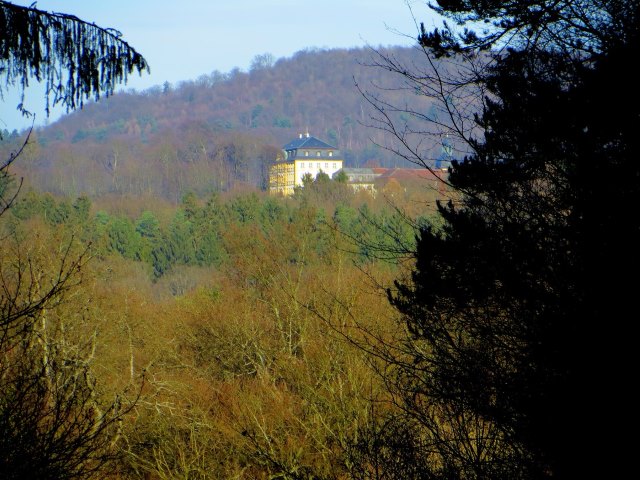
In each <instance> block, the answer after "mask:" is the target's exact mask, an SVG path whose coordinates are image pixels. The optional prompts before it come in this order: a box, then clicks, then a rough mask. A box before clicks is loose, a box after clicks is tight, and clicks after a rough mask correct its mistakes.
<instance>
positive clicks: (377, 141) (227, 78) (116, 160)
mask: <svg viewBox="0 0 640 480" xmlns="http://www.w3.org/2000/svg"><path fill="white" fill-rule="evenodd" d="M381 51H384V52H385V53H386V54H389V55H393V56H396V57H398V59H399V61H402V62H407V63H411V62H413V61H417V59H418V56H419V55H420V52H419V50H416V49H412V48H395V49H388V50H385V49H383V50H381ZM376 58H377V54H376V53H375V51H373V50H369V49H352V50H308V51H301V52H298V53H297V54H295V55H294V56H293V57H291V58H283V59H279V60H277V61H275V60H274V59H273V58H272V57H271V56H270V55H268V54H265V55H259V56H257V57H256V59H255V60H254V62H253V63H252V67H251V69H250V71H248V72H244V71H241V70H238V69H236V70H233V71H231V72H228V73H221V72H217V71H216V72H213V73H211V74H209V75H202V76H201V77H199V78H198V79H197V80H194V81H189V82H182V83H181V84H179V85H175V86H172V85H169V84H165V85H163V86H158V87H155V88H151V89H149V90H146V91H143V92H135V91H131V92H128V93H117V94H115V95H113V96H112V97H110V98H108V99H102V100H101V101H100V102H97V103H96V102H93V103H88V104H87V105H85V107H84V108H83V109H82V110H79V111H76V112H73V113H72V114H70V115H68V116H66V117H63V118H62V119H60V120H58V121H57V122H55V123H54V124H52V125H50V126H48V127H44V128H41V129H38V131H37V132H34V135H33V138H32V142H31V145H30V146H29V149H28V150H27V151H26V152H25V154H24V155H23V156H22V160H21V162H20V163H19V164H18V165H16V167H15V168H16V172H17V173H18V174H20V175H22V176H24V177H25V178H26V179H27V182H28V184H29V185H33V186H34V187H35V188H37V189H39V190H44V191H49V192H52V193H55V194H63V195H71V196H77V195H81V194H83V193H84V194H87V195H90V196H96V195H103V194H106V193H114V194H120V195H122V194H130V195H155V196H161V197H163V198H165V199H169V200H171V201H173V202H174V203H177V202H178V201H179V200H180V198H181V196H182V195H183V194H184V193H185V192H186V191H188V190H191V191H193V192H195V193H196V194H198V195H208V194H209V193H212V192H222V191H227V190H229V189H231V188H233V187H234V186H235V185H238V184H243V185H251V186H254V187H256V188H259V189H264V188H265V187H266V184H267V172H268V167H269V165H270V164H271V163H272V162H273V161H274V160H275V158H276V156H277V154H278V152H279V150H280V149H281V148H282V146H283V145H284V144H285V143H288V142H289V141H291V140H292V139H294V138H297V137H298V135H299V134H300V133H301V132H306V131H307V129H308V131H309V132H310V133H311V134H312V135H314V136H316V137H318V138H320V139H322V140H324V141H326V142H328V143H330V144H332V145H335V146H336V147H338V148H339V149H341V151H342V153H343V155H344V157H345V166H352V167H355V166H363V165H372V166H401V167H407V166H412V165H410V164H407V163H406V162H403V161H401V160H400V159H399V158H398V157H397V156H395V155H393V154H392V153H390V152H389V151H387V150H386V149H385V148H384V147H385V146H387V145H389V143H390V140H391V136H390V135H389V134H387V133H385V132H384V131H382V130H376V129H372V128H367V125H368V123H369V122H370V115H371V106H370V105H369V103H368V102H367V101H366V99H365V98H364V97H363V96H362V95H361V94H360V92H359V91H358V88H356V82H357V84H358V86H359V87H360V88H361V89H364V90H366V89H373V88H389V89H390V90H389V91H388V92H387V94H388V97H389V99H390V100H391V101H393V102H396V103H399V104H402V103H408V102H411V103H413V104H415V105H416V106H419V105H421V106H422V107H421V108H423V109H424V110H425V111H426V112H427V111H429V110H434V108H435V107H434V106H433V104H432V103H431V102H430V101H429V100H428V99H424V98H423V97H419V96H416V93H415V91H414V90H413V89H407V88H406V86H404V85H402V83H401V82H399V81H398V79H397V78H396V77H394V76H392V75H390V74H389V72H387V71H385V70H383V69H381V68H375V67H373V66H372V64H373V63H374V61H375V59H376ZM4 137H5V139H6V138H9V139H10V138H12V135H11V134H10V133H9V132H6V135H4ZM13 138H15V142H9V145H8V146H9V147H11V148H16V143H17V142H19V140H20V137H16V136H15V135H14V136H13ZM5 143H6V140H5ZM429 148H430V149H429V150H428V151H427V152H426V153H427V156H432V157H433V158H436V157H437V156H438V155H439V154H440V144H439V143H438V142H435V143H434V144H432V145H430V147H429ZM3 151H4V152H7V149H6V148H5V149H4V150H3Z"/></svg>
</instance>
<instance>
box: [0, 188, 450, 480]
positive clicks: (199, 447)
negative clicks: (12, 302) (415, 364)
mask: <svg viewBox="0 0 640 480" xmlns="http://www.w3.org/2000/svg"><path fill="white" fill-rule="evenodd" d="M383 193H386V195H384V194H383ZM401 193H402V195H401ZM440 195H441V193H438V192H437V191H435V190H430V189H425V190H420V191H416V192H413V193H411V192H409V193H406V192H404V191H402V190H400V191H387V192H381V193H380V195H379V196H378V197H377V198H376V199H374V198H373V197H371V196H370V195H369V194H362V195H355V194H354V193H353V192H352V191H351V189H350V187H348V186H347V185H344V184H341V183H338V182H333V181H329V180H328V179H326V180H322V179H321V180H320V181H316V182H314V183H313V184H308V185H307V186H306V188H304V189H300V190H298V191H297V193H296V195H295V196H294V197H293V198H290V199H285V198H274V197H269V196H267V195H265V194H262V193H258V192H255V191H254V192H246V193H240V192H235V193H230V194H227V195H219V194H213V195H212V196H211V197H210V198H208V199H198V198H197V197H196V196H195V195H194V194H187V195H185V196H184V197H183V198H182V200H181V203H180V205H179V206H178V207H175V206H173V205H172V204H170V203H169V202H166V203H165V204H162V203H160V202H158V201H157V200H154V201H148V203H147V204H145V203H144V200H142V199H132V198H124V199H120V200H119V201H118V202H116V201H114V200H113V199H103V200H99V201H98V200H97V201H95V203H94V202H92V200H91V199H89V198H88V197H86V196H81V197H78V198H54V197H52V196H51V195H50V194H39V193H36V192H35V191H31V192H28V193H26V194H23V195H21V198H20V199H19V200H18V201H17V202H16V203H15V205H14V206H13V207H12V208H11V210H10V211H9V213H8V214H6V215H5V216H4V217H3V218H2V232H3V238H4V243H3V250H2V252H3V255H2V258H1V259H0V271H1V272H3V277H2V278H3V288H5V289H8V290H5V291H11V289H12V288H15V286H13V284H12V283H11V282H10V281H9V279H8V278H7V277H6V276H4V273H5V272H10V271H11V264H12V262H13V261H14V260H15V257H14V255H15V252H21V255H23V257H21V258H24V261H25V262H28V263H29V265H30V267H29V268H33V269H36V270H37V272H38V278H39V281H40V282H43V283H44V284H49V282H54V281H55V279H56V275H57V274H58V273H59V271H61V270H65V269H66V268H68V266H67V265H65V263H64V262H65V260H66V261H67V262H68V261H70V259H72V258H73V259H75V258H82V266H81V268H80V266H79V265H78V266H77V270H74V271H72V272H70V274H71V277H72V280H70V282H71V283H72V286H70V287H69V288H68V289H66V290H65V292H64V294H61V295H60V296H59V298H57V299H56V302H55V304H54V305H53V306H52V307H50V308H49V309H47V311H46V314H43V315H41V316H39V317H38V318H39V321H40V322H42V323H41V327H40V328H39V329H38V331H39V332H40V334H41V335H46V336H47V337H48V339H49V341H50V342H52V344H62V345H75V344H74V342H77V345H76V346H74V347H73V351H68V350H63V352H62V353H61V356H62V357H63V358H66V359H67V361H68V359H70V358H74V359H76V360H75V361H81V362H86V363H87V364H89V365H90V366H91V378H94V379H95V381H96V382H97V383H96V386H95V387H92V388H93V390H92V392H93V395H98V396H99V397H100V398H101V399H102V400H101V403H102V404H107V405H108V404H109V402H112V401H113V399H114V398H118V402H120V404H121V405H124V406H131V405H133V402H134V401H135V406H133V407H132V408H131V410H127V413H126V415H123V417H122V418H121V419H120V422H121V425H120V427H119V430H118V434H117V435H118V436H119V438H120V440H119V445H120V450H119V452H118V455H117V456H116V457H115V458H116V459H115V460H114V459H112V460H111V461H110V463H109V464H110V465H111V467H110V468H112V469H113V470H112V471H113V472H114V475H113V476H114V477H117V478H167V479H169V478H269V477H274V476H275V477H276V478H278V477H281V478H340V477H343V476H345V475H350V476H355V475H357V473H358V468H361V465H360V459H359V454H358V452H357V451H356V450H354V449H353V444H354V442H357V441H358V435H359V431H360V430H367V429H372V430H373V424H372V422H376V418H377V412H376V409H378V408H382V409H386V408H389V405H387V406H385V403H384V401H385V399H387V400H388V398H387V396H386V394H385V391H384V387H383V383H382V381H381V378H380V377H378V376H377V375H375V374H374V370H372V369H371V368H372V365H371V361H372V359H371V358H367V356H366V355H365V352H364V351H363V350H361V349H358V348H355V347H354V345H352V344H351V343H350V341H347V340H346V338H345V336H344V335H345V334H347V333H348V334H349V335H350V336H351V341H354V340H356V339H358V338H360V337H362V339H363V341H364V339H365V338H366V336H365V332H368V333H367V335H373V334H374V333H375V335H384V336H387V337H391V336H393V335H394V334H396V333H397V332H395V330H396V329H397V328H398V325H397V324H394V323H393V318H395V313H394V311H393V309H392V308H391V306H390V305H389V302H388V301H387V298H386V295H385V293H384V287H388V286H391V282H392V279H394V278H397V277H398V276H399V275H404V274H405V273H406V271H405V269H406V266H407V265H408V264H409V263H408V262H409V259H410V252H411V251H412V250H413V248H414V245H415V237H414V228H415V226H416V223H414V222H418V223H422V224H424V223H425V222H428V221H429V218H428V215H431V214H435V199H436V198H438V197H439V196H440ZM392 199H395V200H394V203H390V202H391V200H392ZM402 207H406V208H407V209H408V210H413V211H414V212H417V211H419V212H420V215H421V217H420V218H417V219H415V218H412V217H410V216H409V213H404V210H401V208H402ZM429 212H431V213H429ZM414 214H415V213H414ZM355 239H357V241H356V240H355ZM51 245H55V246H56V248H55V249H53V250H52V249H51V248H50V246H51ZM62 252H66V257H64V258H65V259H63V260H61V259H60V257H59V255H60V254H61V253H62ZM25 273H26V272H25ZM16 293H18V294H19V295H23V294H28V293H27V292H26V291H24V292H16ZM363 329H364V330H363ZM369 330H371V331H369ZM374 363H375V362H374ZM129 402H131V403H129ZM378 402H382V403H380V404H379V406H378ZM25 414H26V413H25V412H21V411H20V412H18V413H15V414H14V415H15V416H16V417H17V418H20V416H21V415H25ZM30 441H33V440H30ZM42 441H43V442H44V441H45V439H43V440H42ZM35 443H36V444H37V442H35ZM103 475H104V474H103Z"/></svg>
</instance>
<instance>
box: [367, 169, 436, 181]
mask: <svg viewBox="0 0 640 480" xmlns="http://www.w3.org/2000/svg"><path fill="white" fill-rule="evenodd" d="M372 170H373V171H374V172H375V173H376V174H377V175H379V177H378V178H380V179H391V178H395V179H397V180H399V181H403V180H404V181H406V180H412V179H433V178H437V179H442V178H443V177H445V176H446V174H447V172H443V171H441V170H433V171H431V170H427V169H426V168H373V169H372Z"/></svg>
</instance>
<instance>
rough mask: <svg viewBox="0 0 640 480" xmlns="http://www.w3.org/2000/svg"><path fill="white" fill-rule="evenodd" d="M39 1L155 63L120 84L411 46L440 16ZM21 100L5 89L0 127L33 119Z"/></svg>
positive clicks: (392, 1) (115, 0)
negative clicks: (312, 53)
mask: <svg viewBox="0 0 640 480" xmlns="http://www.w3.org/2000/svg"><path fill="white" fill-rule="evenodd" d="M13 3H16V4H20V5H30V4H31V3H32V0H28V1H22V0H15V1H13ZM37 7H38V8H39V9H42V10H48V11H58V12H65V13H70V14H73V15H76V16H77V17H79V18H81V19H83V20H86V21H90V22H95V23H96V24H98V25H100V26H102V27H112V28H116V29H117V30H119V31H121V32H122V34H123V38H124V39H125V40H126V41H127V42H129V43H130V44H131V45H133V46H134V47H135V48H136V49H137V50H138V51H139V52H140V53H141V54H142V55H144V57H145V58H146V59H147V61H148V62H149V65H150V66H151V74H145V75H143V76H142V77H138V76H137V75H134V76H132V77H131V79H130V80H129V83H128V84H127V85H126V86H125V87H123V88H136V89H138V90H141V89H145V88H148V87H150V86H153V85H159V84H162V83H164V82H165V81H169V82H171V83H174V84H175V83H178V82H180V81H181V80H191V79H195V78H197V77H198V76H200V75H202V74H206V73H211V72H212V71H214V70H219V71H221V72H227V71H229V70H231V69H232V68H234V67H239V68H240V69H243V70H246V69H247V68H248V67H249V65H250V63H251V60H252V59H253V57H255V56H256V55H258V54H262V53H271V54H273V55H274V57H276V58H280V57H289V56H291V55H292V54H293V53H295V52H297V51H299V50H303V49H305V48H308V47H320V48H323V47H327V48H338V47H362V46H365V45H372V46H379V45H411V44H413V43H414V42H415V40H414V39H415V37H416V32H417V27H416V21H417V22H418V23H419V22H420V21H424V22H425V24H426V25H428V26H431V25H434V24H435V23H436V22H438V21H437V20H435V19H434V18H435V17H434V16H433V15H432V13H431V12H430V11H429V9H428V8H427V7H426V0H408V1H407V0H325V1H317V0H316V1H310V0H298V1H295V0H227V1H222V0H208V1H207V0H181V1H176V0H39V1H38V3H37ZM414 17H415V19H414ZM40 97H41V94H40V93H38V92H34V93H32V94H30V95H28V97H27V107H28V108H29V107H30V108H31V110H32V111H36V112H37V119H38V120H37V123H38V124H41V123H43V121H44V120H45V119H44V111H42V107H41V105H39V104H40ZM16 105H17V101H16V100H15V96H12V95H11V94H10V93H9V94H6V95H5V99H4V102H3V103H2V104H0V128H7V129H9V130H12V129H14V128H17V129H21V128H24V127H26V126H27V125H28V122H27V121H26V120H23V119H21V117H20V116H19V115H18V114H17V113H16V112H15V107H16ZM51 120H53V119H50V121H51Z"/></svg>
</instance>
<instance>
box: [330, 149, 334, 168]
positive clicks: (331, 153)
mask: <svg viewBox="0 0 640 480" xmlns="http://www.w3.org/2000/svg"><path fill="white" fill-rule="evenodd" d="M329 156H330V157H333V152H329ZM334 168H335V165H334Z"/></svg>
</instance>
